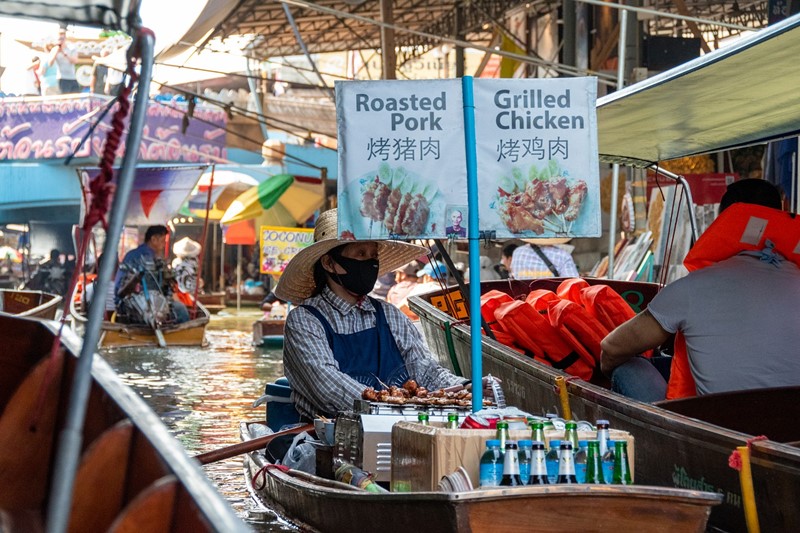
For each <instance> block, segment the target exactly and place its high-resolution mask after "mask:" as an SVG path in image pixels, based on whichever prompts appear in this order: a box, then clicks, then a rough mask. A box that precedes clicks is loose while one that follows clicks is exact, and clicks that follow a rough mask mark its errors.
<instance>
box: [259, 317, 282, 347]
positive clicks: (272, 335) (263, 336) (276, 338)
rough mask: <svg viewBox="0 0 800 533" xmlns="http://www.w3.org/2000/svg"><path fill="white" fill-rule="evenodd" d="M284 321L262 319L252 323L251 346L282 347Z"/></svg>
mask: <svg viewBox="0 0 800 533" xmlns="http://www.w3.org/2000/svg"><path fill="white" fill-rule="evenodd" d="M285 325H286V320H285V319H282V318H281V319H271V318H263V319H261V320H256V321H255V322H253V344H254V345H255V346H271V347H279V346H283V328H284V326H285Z"/></svg>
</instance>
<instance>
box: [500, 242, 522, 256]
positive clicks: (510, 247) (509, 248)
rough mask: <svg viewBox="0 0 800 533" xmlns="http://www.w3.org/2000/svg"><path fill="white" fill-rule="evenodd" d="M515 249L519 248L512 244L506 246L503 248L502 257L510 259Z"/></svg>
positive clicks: (517, 245)
mask: <svg viewBox="0 0 800 533" xmlns="http://www.w3.org/2000/svg"><path fill="white" fill-rule="evenodd" d="M517 248H519V244H516V243H513V242H512V243H511V244H506V245H505V246H503V257H511V256H512V255H513V253H514V250H516V249H517Z"/></svg>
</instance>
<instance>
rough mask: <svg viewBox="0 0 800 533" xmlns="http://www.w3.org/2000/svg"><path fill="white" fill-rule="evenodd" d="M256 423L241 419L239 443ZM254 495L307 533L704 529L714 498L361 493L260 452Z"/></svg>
mask: <svg viewBox="0 0 800 533" xmlns="http://www.w3.org/2000/svg"><path fill="white" fill-rule="evenodd" d="M268 432H269V429H268V428H267V427H266V425H265V424H264V423H263V422H260V423H258V422H253V423H243V424H241V436H242V440H243V441H244V442H247V441H249V440H252V439H254V438H257V437H258V436H263V435H264V434H265V433H268ZM245 478H246V480H247V483H248V489H249V490H250V492H251V493H252V494H253V495H254V497H255V498H256V499H258V500H259V501H261V502H263V503H264V504H266V505H268V506H269V507H270V508H272V509H274V510H276V511H277V512H278V513H280V514H281V515H282V516H283V517H284V518H286V519H287V520H289V521H290V522H293V523H295V524H296V525H298V526H299V527H301V528H302V529H303V530H307V531H351V530H353V529H357V530H360V531H381V532H383V533H394V532H396V533H407V532H408V531H425V532H426V533H427V532H431V533H436V532H453V533H455V532H459V533H460V532H473V533H479V532H490V531H542V532H545V531H649V532H664V533H679V532H687V533H688V532H701V531H704V530H705V526H706V521H707V519H708V515H709V511H710V509H711V507H713V506H714V505H717V504H718V503H719V502H720V500H721V497H720V496H719V495H717V494H710V493H708V492H702V491H696V490H681V489H671V488H664V487H647V486H640V485H627V486H623V485H560V486H559V485H552V486H551V485H539V486H529V487H521V488H520V487H518V488H514V489H509V488H496V489H488V490H474V491H462V492H386V493H373V492H368V491H365V490H363V489H360V488H358V487H355V486H353V485H349V484H346V483H341V482H339V481H335V480H332V479H327V478H324V477H321V476H318V475H312V474H307V473H305V472H300V471H297V470H291V469H287V468H285V467H280V466H277V465H274V464H272V463H270V462H269V461H268V459H267V458H266V456H265V455H264V453H263V449H262V450H256V451H252V452H249V453H248V454H247V456H246V459H245Z"/></svg>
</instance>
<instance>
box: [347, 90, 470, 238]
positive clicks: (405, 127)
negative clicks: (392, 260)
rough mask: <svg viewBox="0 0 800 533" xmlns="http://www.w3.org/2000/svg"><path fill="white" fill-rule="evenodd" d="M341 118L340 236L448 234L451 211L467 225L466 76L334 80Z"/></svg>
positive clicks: (390, 236) (414, 236)
mask: <svg viewBox="0 0 800 533" xmlns="http://www.w3.org/2000/svg"><path fill="white" fill-rule="evenodd" d="M336 117H337V121H338V131H339V197H338V207H339V234H340V236H341V237H343V238H355V239H388V238H402V239H410V238H423V237H425V238H444V237H445V236H446V233H445V230H446V228H447V227H448V226H451V225H452V224H451V216H452V215H454V214H455V213H454V211H460V212H461V211H463V213H462V223H466V219H467V216H466V210H465V207H464V206H466V203H467V187H466V184H467V173H466V166H465V161H466V155H465V148H464V110H463V100H462V97H461V80H457V79H448V80H425V81H413V82H412V81H368V82H356V81H347V82H336ZM462 227H463V226H460V225H459V226H458V228H457V231H460V230H461V228H462ZM464 231H466V229H464Z"/></svg>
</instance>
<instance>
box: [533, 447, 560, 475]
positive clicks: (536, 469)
mask: <svg viewBox="0 0 800 533" xmlns="http://www.w3.org/2000/svg"><path fill="white" fill-rule="evenodd" d="M530 470H531V472H530V475H532V476H538V475H546V476H547V477H550V472H549V471H548V469H547V462H546V461H545V459H544V453H543V452H542V451H538V452H534V453H533V457H531V465H530ZM554 475H558V470H556V471H555V472H554Z"/></svg>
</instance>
